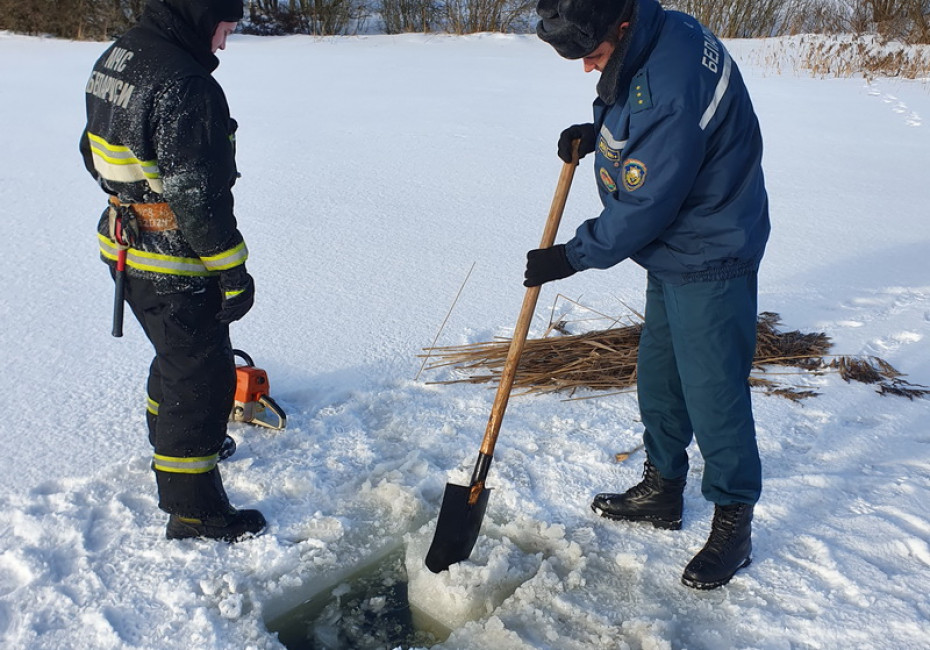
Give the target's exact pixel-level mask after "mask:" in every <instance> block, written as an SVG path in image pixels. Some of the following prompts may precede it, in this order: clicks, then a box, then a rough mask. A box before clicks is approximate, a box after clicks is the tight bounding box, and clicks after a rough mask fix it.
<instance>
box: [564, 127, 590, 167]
mask: <svg viewBox="0 0 930 650" xmlns="http://www.w3.org/2000/svg"><path fill="white" fill-rule="evenodd" d="M574 140H581V142H579V143H578V160H581V159H582V158H584V157H585V156H587V155H588V154H589V153H591V152H592V151H594V147H595V146H597V131H595V130H594V125H593V124H590V123H588V124H572V125H571V126H570V127H568V128H567V129H565V130H564V131H562V135H560V136H559V158H561V159H562V160H564V161H565V162H567V163H570V162H571V161H572V141H574Z"/></svg>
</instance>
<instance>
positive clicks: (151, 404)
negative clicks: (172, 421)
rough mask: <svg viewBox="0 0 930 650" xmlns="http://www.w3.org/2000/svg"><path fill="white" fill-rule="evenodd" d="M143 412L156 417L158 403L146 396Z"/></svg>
mask: <svg viewBox="0 0 930 650" xmlns="http://www.w3.org/2000/svg"><path fill="white" fill-rule="evenodd" d="M145 410H146V411H148V412H149V413H151V414H152V415H154V416H156V417H157V416H158V402H156V401H155V400H153V399H152V398H151V397H149V396H148V395H146V396H145Z"/></svg>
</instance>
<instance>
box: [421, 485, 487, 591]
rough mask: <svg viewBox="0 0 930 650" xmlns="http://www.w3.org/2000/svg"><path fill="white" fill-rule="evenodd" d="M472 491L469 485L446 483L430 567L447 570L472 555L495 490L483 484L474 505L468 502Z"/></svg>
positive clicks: (428, 555) (427, 562) (429, 556)
mask: <svg viewBox="0 0 930 650" xmlns="http://www.w3.org/2000/svg"><path fill="white" fill-rule="evenodd" d="M470 493H471V488H470V487H468V486H465V485H453V484H452V483H446V491H445V493H444V494H443V495H442V508H440V510H439V521H437V522H436V533H435V534H434V535H433V544H432V546H430V548H429V552H428V553H427V554H426V568H427V569H429V570H430V571H432V572H433V573H439V572H440V571H445V570H446V569H448V568H449V566H450V565H452V564H455V563H456V562H461V561H462V560H466V559H468V556H469V555H471V550H472V549H473V548H474V547H475V542H476V541H478V532H479V531H480V530H481V522H482V521H483V520H484V511H485V510H487V507H488V497H489V496H490V494H491V490H490V489H489V488H482V490H481V494H480V495H479V496H478V500H477V501H475V503H474V505H469V503H468V496H469V494H470Z"/></svg>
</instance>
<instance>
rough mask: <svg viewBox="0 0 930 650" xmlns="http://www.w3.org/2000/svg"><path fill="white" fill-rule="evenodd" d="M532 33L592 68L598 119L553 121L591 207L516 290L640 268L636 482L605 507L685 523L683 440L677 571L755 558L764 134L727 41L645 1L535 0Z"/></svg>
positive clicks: (709, 580) (597, 507) (765, 226)
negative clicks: (690, 500)
mask: <svg viewBox="0 0 930 650" xmlns="http://www.w3.org/2000/svg"><path fill="white" fill-rule="evenodd" d="M537 13H538V14H539V16H540V18H541V20H540V21H539V23H538V25H537V33H538V35H539V37H540V38H541V39H542V40H544V41H545V42H547V43H549V44H550V45H552V47H553V48H555V50H556V52H558V53H559V54H560V55H561V56H563V57H565V58H567V59H581V60H582V61H583V63H584V69H585V71H586V72H590V71H592V70H598V71H599V72H600V73H601V77H600V80H599V82H598V84H597V95H598V97H597V99H596V100H595V102H594V121H593V122H592V123H586V124H577V125H574V126H571V127H569V128H567V129H566V130H565V131H563V133H562V135H561V137H560V140H559V145H558V152H559V156H560V157H561V158H562V159H563V160H565V161H566V162H570V161H571V148H572V141H574V140H580V146H579V154H580V155H582V156H583V155H585V154H589V153H594V169H595V174H596V183H597V186H598V191H599V193H600V198H601V202H602V203H603V206H604V208H603V210H602V211H601V213H600V214H599V215H597V216H596V217H595V218H593V219H590V220H588V221H586V222H584V223H583V224H582V225H581V226H580V227H579V228H578V230H577V231H576V233H575V236H574V237H572V238H571V239H570V240H569V241H568V242H566V243H565V244H559V245H557V246H554V247H552V248H549V249H544V250H532V251H530V252H529V253H528V254H527V267H526V281H525V282H524V284H525V285H526V286H538V285H541V284H543V283H545V282H549V281H552V280H558V279H560V278H564V277H567V276H569V275H572V274H573V273H575V272H577V271H584V270H586V269H589V268H599V269H605V268H609V267H611V266H613V265H615V264H617V263H619V262H621V261H623V260H625V259H627V258H631V259H633V260H634V261H635V262H637V263H638V264H640V265H641V266H643V267H644V268H645V269H646V270H647V272H648V280H647V289H646V310H645V323H644V326H643V332H642V337H641V339H640V344H639V359H638V372H637V391H638V396H639V408H640V411H641V414H642V421H643V424H644V426H645V433H644V436H643V437H644V443H645V448H646V454H647V460H646V462H645V468H644V471H643V480H642V482H640V483H639V484H638V485H636V486H634V487H633V488H631V489H629V490H627V491H626V492H624V493H621V494H598V495H597V496H595V498H594V502H593V503H592V504H591V507H592V508H593V509H594V511H595V512H597V513H599V514H600V515H601V516H603V517H607V518H610V519H616V520H626V521H644V522H649V523H651V524H652V525H653V526H656V527H658V528H666V529H675V530H677V529H679V528H681V517H682V506H683V498H682V495H683V491H684V486H685V479H686V477H687V473H688V453H687V448H688V446H689V445H690V443H691V440H692V437H693V438H695V439H696V440H697V443H698V447H699V449H700V451H701V454H702V456H703V458H704V473H703V477H702V483H701V489H702V493H703V495H704V497H705V498H706V499H708V500H709V501H711V502H713V503H714V504H715V510H714V518H713V523H712V527H711V533H710V537H709V539H708V540H707V544H706V545H705V546H704V548H703V549H702V550H701V551H700V552H699V553H698V554H697V555H696V556H695V557H694V559H692V560H691V562H690V563H689V564H688V566H687V567H686V568H685V570H684V574H683V576H682V582H683V583H684V584H686V585H688V586H690V587H694V588H697V589H713V588H716V587H719V586H721V585H723V584H726V583H727V582H728V581H729V580H730V579H731V578H732V577H733V575H734V574H735V573H736V572H737V571H738V570H739V569H741V568H742V567H745V566H747V565H748V564H749V562H750V560H751V552H752V544H751V540H750V535H751V521H752V513H753V506H754V505H755V503H756V502H757V501H758V499H759V495H760V492H761V488H762V470H761V463H760V460H759V451H758V448H757V446H756V435H755V425H754V422H753V416H752V404H751V401H750V394H749V382H748V379H749V372H750V368H751V364H752V360H753V356H754V353H755V344H756V313H757V312H756V310H757V272H758V268H759V263H760V261H761V259H762V255H763V252H764V250H765V243H766V240H767V239H768V235H769V228H770V227H769V216H768V200H767V197H766V191H765V184H764V180H763V175H762V167H761V158H762V137H761V134H760V130H759V123H758V121H757V119H756V115H755V113H754V111H753V107H752V103H751V101H750V98H749V94H748V92H747V90H746V87H745V85H744V84H743V79H742V77H741V75H740V72H739V70H738V69H737V67H736V64H735V63H734V61H733V59H732V58H731V57H730V55H729V53H728V52H727V50H726V48H724V46H723V44H722V43H721V42H720V41H719V40H718V39H717V38H716V37H715V36H714V35H713V34H712V33H711V32H710V31H709V30H708V29H707V28H706V27H704V26H702V25H701V24H700V23H699V22H698V21H697V20H695V19H694V18H693V17H691V16H688V15H685V14H682V13H678V12H673V11H666V10H664V9H663V8H662V7H661V5H660V4H659V3H658V2H656V0H561V1H559V0H540V1H539V3H538V5H537Z"/></svg>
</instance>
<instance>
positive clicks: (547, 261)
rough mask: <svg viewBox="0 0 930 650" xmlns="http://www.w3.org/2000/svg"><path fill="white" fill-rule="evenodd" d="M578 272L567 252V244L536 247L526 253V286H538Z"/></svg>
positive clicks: (524, 275) (524, 284) (524, 282)
mask: <svg viewBox="0 0 930 650" xmlns="http://www.w3.org/2000/svg"><path fill="white" fill-rule="evenodd" d="M575 273H577V271H576V269H575V267H574V266H572V265H571V263H570V262H569V261H568V256H567V255H566V254H565V244H557V245H555V246H553V247H552V248H535V249H533V250H531V251H530V252H528V253H527V254H526V272H525V273H524V274H523V277H525V278H526V279H525V280H524V281H523V286H524V287H538V286H539V285H541V284H545V283H546V282H551V281H552V280H561V279H562V278H567V277H568V276H570V275H574V274H575Z"/></svg>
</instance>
